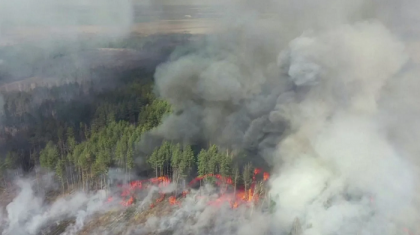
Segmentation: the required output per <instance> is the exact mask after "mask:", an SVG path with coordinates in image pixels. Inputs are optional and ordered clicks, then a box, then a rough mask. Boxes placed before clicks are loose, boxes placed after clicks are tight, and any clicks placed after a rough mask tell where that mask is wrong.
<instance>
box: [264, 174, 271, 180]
mask: <svg viewBox="0 0 420 235" xmlns="http://www.w3.org/2000/svg"><path fill="white" fill-rule="evenodd" d="M269 178H270V174H269V173H268V172H264V174H263V180H264V181H267V180H268V179H269Z"/></svg>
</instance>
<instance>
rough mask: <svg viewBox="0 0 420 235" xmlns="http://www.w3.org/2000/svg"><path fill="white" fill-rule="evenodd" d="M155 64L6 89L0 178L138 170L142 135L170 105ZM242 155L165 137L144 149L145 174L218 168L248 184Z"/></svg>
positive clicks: (98, 176) (74, 183)
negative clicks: (39, 172) (156, 80)
mask: <svg viewBox="0 0 420 235" xmlns="http://www.w3.org/2000/svg"><path fill="white" fill-rule="evenodd" d="M153 40H154V41H155V42H156V41H158V40H156V39H153ZM140 44H141V45H144V42H143V43H135V42H133V41H131V42H120V43H119V47H121V45H124V46H123V47H124V48H126V47H127V48H134V49H138V47H140V46H139V45H140ZM109 46H110V47H117V45H109ZM165 50H168V51H169V49H168V48H166V49H165ZM166 53H167V54H169V52H166ZM99 72H104V71H99ZM153 72H154V71H153V70H150V69H144V68H136V69H131V70H123V71H118V72H117V73H114V74H113V77H112V79H111V80H109V79H108V80H107V79H105V78H104V79H101V80H86V81H82V82H80V81H77V82H70V83H65V84H62V85H59V86H50V87H37V88H35V89H31V90H28V91H11V92H3V94H2V95H3V99H4V105H3V115H2V124H3V128H2V129H1V133H0V136H1V142H2V143H3V146H2V148H1V149H3V152H2V153H1V154H2V157H1V158H0V160H1V162H0V171H1V177H2V180H1V181H0V182H1V183H2V184H3V183H7V182H8V181H10V180H11V179H13V177H14V176H15V174H26V173H28V172H32V171H33V170H34V169H37V168H39V167H41V169H43V170H48V171H53V172H55V177H56V179H57V180H58V181H59V182H60V183H61V186H62V190H67V189H69V188H74V187H77V188H82V189H84V190H96V189H100V188H105V187H108V186H109V184H110V180H109V177H108V173H109V171H110V169H118V171H119V172H120V173H121V175H123V176H124V178H125V180H131V179H132V177H133V175H134V177H136V176H135V175H136V173H137V174H138V173H139V172H138V171H139V170H138V169H137V168H136V165H138V164H137V163H136V159H137V158H139V148H138V143H139V142H140V141H141V138H142V136H143V134H144V133H146V132H148V131H149V130H151V129H153V128H155V127H157V126H158V125H159V124H160V123H161V120H162V118H163V117H164V116H165V114H168V113H170V112H171V107H170V104H169V103H167V102H166V101H165V100H161V99H159V98H157V97H156V96H155V94H154V92H153ZM104 84H108V85H104ZM109 84H112V86H110V85H109ZM237 155H238V154H232V153H231V152H229V150H221V149H219V148H218V147H217V146H215V145H212V144H211V143H208V144H205V145H202V144H200V145H198V144H193V145H190V143H176V142H170V141H163V142H162V144H161V145H160V146H157V147H156V149H155V150H154V151H153V152H152V153H150V154H149V155H148V156H146V157H144V156H143V157H142V158H145V159H144V160H145V161H143V162H142V164H141V165H142V171H143V172H142V174H143V176H147V177H155V176H156V177H158V176H168V177H171V178H172V179H173V180H174V181H175V182H179V181H180V180H183V179H187V178H189V179H191V178H192V177H196V176H203V175H207V174H220V175H222V176H230V177H234V178H235V184H236V181H238V179H239V178H241V179H242V180H241V181H240V182H242V183H240V184H242V185H245V187H246V186H247V185H249V184H250V182H251V180H252V179H251V177H252V171H253V167H252V166H251V165H250V164H246V163H248V162H246V161H245V162H244V161H243V158H242V163H241V164H238V162H239V161H238V158H240V157H238V156H237ZM144 165H147V166H146V167H144ZM240 175H241V176H242V177H239V176H240Z"/></svg>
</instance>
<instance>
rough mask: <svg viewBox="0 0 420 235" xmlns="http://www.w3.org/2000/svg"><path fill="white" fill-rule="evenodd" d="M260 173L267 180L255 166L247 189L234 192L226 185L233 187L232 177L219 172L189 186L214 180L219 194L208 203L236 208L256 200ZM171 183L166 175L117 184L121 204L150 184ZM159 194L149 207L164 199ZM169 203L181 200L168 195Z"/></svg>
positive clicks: (197, 179) (161, 184)
mask: <svg viewBox="0 0 420 235" xmlns="http://www.w3.org/2000/svg"><path fill="white" fill-rule="evenodd" d="M261 173H262V176H263V177H262V182H265V181H267V180H268V179H269V178H270V175H269V173H267V172H262V170H261V169H259V168H256V169H255V170H254V171H253V176H252V182H251V184H250V187H249V188H248V189H246V190H245V189H239V190H235V192H233V193H232V192H230V193H228V192H227V191H228V187H230V188H232V187H234V185H233V181H232V178H230V177H224V176H222V175H220V174H207V175H204V176H199V177H196V178H195V179H193V180H192V181H191V182H190V183H189V186H190V187H192V186H193V185H195V184H197V183H198V182H201V181H203V180H207V181H210V179H213V180H214V183H215V185H216V186H218V187H219V189H220V192H221V194H220V195H219V197H218V198H217V199H215V200H212V201H210V202H209V203H208V204H209V205H213V206H219V205H221V204H224V203H229V205H230V206H231V208H233V209H234V208H238V207H239V206H241V205H243V204H247V203H253V202H258V200H259V195H258V194H257V193H256V190H255V187H256V183H257V176H258V175H260V174H261ZM170 183H171V180H170V179H169V178H168V177H166V176H161V177H156V178H150V179H146V180H135V181H131V182H130V183H129V184H127V185H119V187H121V188H122V189H123V190H122V192H121V194H120V196H121V198H123V200H122V201H121V205H123V206H130V205H132V204H133V203H134V202H135V194H136V192H137V191H140V190H144V189H147V188H149V187H151V186H157V187H158V188H163V187H166V186H168V185H169V184H170ZM188 193H189V192H188V191H183V192H182V197H186V196H187V194H188ZM159 194H160V196H159V198H157V199H156V200H155V202H154V203H152V204H151V205H150V208H153V207H155V206H156V205H157V204H158V203H160V202H162V201H163V200H164V199H165V193H162V192H159ZM112 200H113V198H112V197H110V198H108V202H110V201H112ZM168 201H169V204H170V205H180V204H181V202H180V201H178V200H177V198H176V196H173V195H172V196H170V197H169V198H168Z"/></svg>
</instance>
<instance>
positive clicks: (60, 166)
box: [55, 159, 66, 192]
mask: <svg viewBox="0 0 420 235" xmlns="http://www.w3.org/2000/svg"><path fill="white" fill-rule="evenodd" d="M65 170H66V169H65V164H64V160H63V159H60V160H58V162H57V165H56V166H55V174H56V176H57V177H58V179H59V180H60V182H61V187H62V191H63V192H64V180H65V177H66V176H65Z"/></svg>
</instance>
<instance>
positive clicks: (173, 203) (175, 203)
mask: <svg viewBox="0 0 420 235" xmlns="http://www.w3.org/2000/svg"><path fill="white" fill-rule="evenodd" d="M169 204H171V205H179V204H181V203H180V202H178V201H177V200H176V197H175V196H170V197H169Z"/></svg>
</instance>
